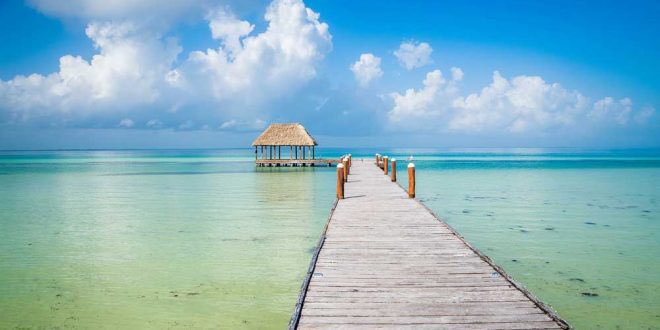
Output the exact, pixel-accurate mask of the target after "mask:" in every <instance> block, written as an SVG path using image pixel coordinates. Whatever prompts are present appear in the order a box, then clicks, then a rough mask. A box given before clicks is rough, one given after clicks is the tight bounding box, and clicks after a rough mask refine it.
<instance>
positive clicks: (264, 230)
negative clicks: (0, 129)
mask: <svg viewBox="0 0 660 330" xmlns="http://www.w3.org/2000/svg"><path fill="white" fill-rule="evenodd" d="M69 156H71V157H73V158H69ZM140 156H141V155H140V154H138V155H133V154H131V155H124V154H122V153H110V154H101V153H88V154H83V155H78V154H75V153H74V154H73V155H70V154H66V155H65V158H61V157H57V156H56V157H54V158H50V157H39V158H38V159H30V160H26V159H17V158H13V159H5V160H4V161H3V164H2V167H1V168H0V171H1V172H3V175H0V201H1V203H2V204H1V205H2V206H1V210H2V213H1V220H0V311H2V317H0V328H6V327H46V326H47V327H56V326H62V327H85V328H103V327H107V328H117V327H121V328H167V327H195V328H217V327H223V328H236V327H240V326H245V327H253V328H268V327H276V328H283V327H284V326H285V325H286V324H287V322H288V320H289V317H290V313H291V312H292V310H293V306H294V304H295V299H296V297H297V293H298V290H299V288H300V285H301V283H302V279H303V276H304V274H305V272H306V270H307V265H308V263H309V256H310V249H312V248H313V246H314V245H315V244H316V241H317V240H318V236H319V233H320V230H321V228H322V227H323V225H324V223H325V220H326V218H327V215H328V212H329V209H330V207H331V204H332V201H333V199H334V196H333V192H334V191H333V189H334V185H333V181H332V179H333V172H331V171H330V170H331V169H327V168H325V169H319V168H317V169H309V168H306V169H284V170H277V171H274V172H272V173H268V172H269V171H268V169H266V170H265V171H255V169H254V165H253V163H252V162H250V161H243V162H240V161H228V160H227V159H225V157H224V153H220V154H216V153H212V154H210V155H194V156H190V155H188V154H184V155H181V156H180V157H176V156H174V157H172V156H171V155H166V157H164V158H162V159H161V158H158V157H154V156H153V155H144V157H140ZM228 156H231V154H230V155H228ZM78 157H80V158H78ZM135 157H138V158H137V159H136V158H135Z"/></svg>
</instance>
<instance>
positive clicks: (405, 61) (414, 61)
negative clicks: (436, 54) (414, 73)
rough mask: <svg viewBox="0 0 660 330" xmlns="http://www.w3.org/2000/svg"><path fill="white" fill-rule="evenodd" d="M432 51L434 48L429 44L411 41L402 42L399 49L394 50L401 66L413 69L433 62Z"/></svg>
mask: <svg viewBox="0 0 660 330" xmlns="http://www.w3.org/2000/svg"><path fill="white" fill-rule="evenodd" d="M432 52H433V48H431V46H430V45H429V44H427V43H425V42H421V43H416V42H414V41H410V42H403V43H401V45H400V46H399V49H397V50H395V51H394V56H396V58H397V59H398V60H399V64H401V66H403V67H404V68H406V69H408V70H412V69H415V68H421V67H423V66H425V65H427V64H429V63H431V53H432Z"/></svg>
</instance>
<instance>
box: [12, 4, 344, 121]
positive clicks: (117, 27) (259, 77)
mask: <svg viewBox="0 0 660 330" xmlns="http://www.w3.org/2000/svg"><path fill="white" fill-rule="evenodd" d="M156 3H158V5H156ZM185 3H186V2H185V1H174V2H172V3H170V2H167V3H163V4H161V2H154V1H150V0H145V1H136V2H134V1H115V2H113V1H107V2H98V1H84V0H74V1H71V2H59V1H48V0H35V1H34V3H33V4H34V5H35V6H36V7H37V8H40V9H41V10H43V11H44V12H48V13H52V14H53V15H60V16H66V15H77V17H82V18H89V19H92V21H91V22H90V23H89V24H88V25H87V27H86V30H85V32H86V34H87V36H88V37H89V38H90V40H91V41H92V42H93V45H94V47H95V48H96V50H97V53H96V54H95V55H93V56H92V58H91V59H84V58H82V57H81V56H74V55H65V56H62V57H61V58H60V66H59V70H58V71H57V72H53V73H51V74H48V75H40V74H30V75H27V76H16V77H14V78H13V79H10V80H7V81H3V80H0V111H2V112H5V113H4V114H3V116H2V117H3V118H4V119H5V120H6V121H8V122H11V123H29V122H30V121H33V120H37V118H41V119H43V120H45V121H48V118H50V119H52V122H58V123H59V124H62V125H67V124H68V123H75V121H76V120H83V119H84V120H87V121H90V120H92V119H93V118H94V117H93V116H105V117H110V118H113V116H114V120H117V121H118V120H121V119H122V118H126V116H127V115H128V114H129V113H130V112H134V113H131V118H133V119H138V120H140V121H144V122H147V121H148V120H150V119H153V118H160V120H159V121H158V123H159V124H158V125H156V124H155V122H154V124H152V125H149V124H147V127H149V128H157V127H163V128H167V127H173V128H176V127H179V128H180V129H191V128H194V127H202V125H203V124H204V123H199V124H197V123H192V122H191V123H187V121H185V119H187V118H177V116H175V115H172V114H175V113H181V114H182V115H181V116H186V111H192V110H190V109H193V108H194V109H197V110H194V111H197V115H195V116H191V118H192V117H195V118H197V117H200V116H202V117H203V116H207V121H208V122H217V121H215V120H217V119H218V118H220V119H222V118H223V117H224V119H225V120H227V119H229V118H236V116H237V115H242V116H243V117H250V116H252V117H253V116H254V114H255V113H261V114H263V113H267V112H268V111H272V108H271V107H269V106H268V105H271V103H270V102H269V101H271V100H275V99H278V98H281V97H282V96H283V95H286V94H290V93H293V92H295V91H296V90H297V89H299V88H300V87H301V86H303V85H304V84H305V83H307V82H308V81H310V80H311V79H313V78H314V77H315V76H316V70H317V65H318V64H319V63H320V61H321V60H322V59H323V58H324V56H325V54H327V53H328V52H329V51H330V50H331V48H332V36H331V34H330V32H329V27H328V25H327V24H326V23H323V22H321V21H320V16H319V14H318V13H316V12H314V11H312V10H311V9H309V8H307V7H306V6H305V4H304V3H303V1H302V0H274V1H272V2H271V3H270V5H269V6H268V7H267V9H266V12H265V15H264V19H265V21H266V23H267V25H266V27H265V30H264V31H262V32H260V33H254V29H255V26H254V25H253V24H251V23H249V22H247V21H244V20H241V19H239V18H237V17H236V16H235V15H234V14H232V13H231V12H230V11H229V10H228V7H221V8H222V9H212V10H208V11H207V13H206V15H203V16H202V17H203V18H205V19H206V20H207V22H208V26H209V34H210V37H211V38H213V39H214V40H217V42H218V47H217V48H215V49H207V50H193V51H191V52H189V54H188V55H187V56H180V55H181V53H182V48H181V46H179V43H178V41H177V40H175V39H172V38H167V37H164V36H166V35H167V33H164V31H163V29H161V28H153V27H152V26H151V25H149V24H147V23H145V22H143V21H141V20H140V15H141V14H142V13H143V10H147V9H145V8H150V7H153V12H154V13H159V12H161V11H167V12H169V11H170V10H171V11H172V12H176V11H177V10H184V7H186V6H187V5H186V4H185ZM145 4H148V5H145ZM198 4H199V2H191V3H190V4H189V5H190V6H197V5H198ZM76 13H78V14H76ZM145 15H146V14H145ZM200 15H201V14H200ZM103 17H110V18H112V19H108V20H103V19H101V18H103ZM202 17H200V19H201V18H202ZM145 18H146V16H145ZM237 105H241V106H237ZM239 108H240V110H237V109H239ZM229 109H234V110H233V111H234V113H227V112H231V111H232V110H229ZM205 112H206V113H205ZM138 113H144V114H142V115H138ZM162 113H167V115H165V116H161V114H162ZM237 113H238V114H237ZM208 116H210V117H208ZM179 117H180V116H179ZM161 120H162V121H161ZM182 120H184V121H183V123H182ZM196 120H197V121H198V122H199V121H204V119H203V118H201V119H196ZM107 122H112V121H107ZM114 122H116V121H114ZM51 124H52V123H49V125H51Z"/></svg>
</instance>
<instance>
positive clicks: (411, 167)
mask: <svg viewBox="0 0 660 330" xmlns="http://www.w3.org/2000/svg"><path fill="white" fill-rule="evenodd" d="M408 197H410V198H415V164H413V163H409V164H408Z"/></svg>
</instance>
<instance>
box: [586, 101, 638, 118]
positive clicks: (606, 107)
mask: <svg viewBox="0 0 660 330" xmlns="http://www.w3.org/2000/svg"><path fill="white" fill-rule="evenodd" d="M631 113H632V100H630V99H629V98H627V97H625V98H622V99H620V100H618V101H615V100H614V99H613V98H612V97H609V96H608V97H605V98H603V99H601V100H598V101H596V102H595V103H594V107H593V109H592V110H591V112H590V113H589V117H591V118H593V119H596V120H600V121H607V120H614V121H615V122H616V123H618V124H620V125H625V124H627V123H628V121H629V120H630V116H631Z"/></svg>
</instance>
